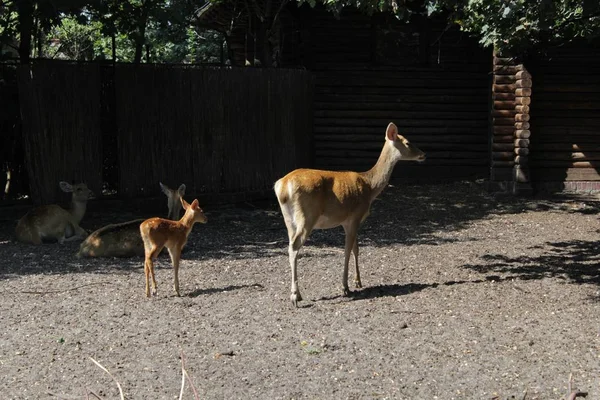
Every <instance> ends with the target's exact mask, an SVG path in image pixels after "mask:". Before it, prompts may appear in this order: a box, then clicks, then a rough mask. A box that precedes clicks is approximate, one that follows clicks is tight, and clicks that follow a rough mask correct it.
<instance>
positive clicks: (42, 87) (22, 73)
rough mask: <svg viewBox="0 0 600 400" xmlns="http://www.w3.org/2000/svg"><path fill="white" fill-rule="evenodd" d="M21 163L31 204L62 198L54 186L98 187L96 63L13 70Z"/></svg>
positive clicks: (40, 64) (39, 65)
mask: <svg viewBox="0 0 600 400" xmlns="http://www.w3.org/2000/svg"><path fill="white" fill-rule="evenodd" d="M18 83H19V102H20V108H21V122H22V135H23V147H24V150H25V164H26V165H27V170H28V175H29V189H30V196H31V199H32V201H33V202H34V204H47V203H53V202H55V201H57V200H58V199H64V198H67V196H66V195H65V194H63V193H62V192H61V190H60V189H59V186H58V182H59V181H61V180H65V181H68V182H72V181H75V182H78V181H85V182H86V183H87V184H88V186H89V187H90V188H91V189H92V190H93V191H94V192H95V193H97V194H99V193H100V191H101V188H102V147H101V131H100V113H99V110H100V90H99V89H100V67H99V65H93V64H87V65H81V64H66V63H52V62H36V63H35V64H32V65H24V66H21V67H19V70H18Z"/></svg>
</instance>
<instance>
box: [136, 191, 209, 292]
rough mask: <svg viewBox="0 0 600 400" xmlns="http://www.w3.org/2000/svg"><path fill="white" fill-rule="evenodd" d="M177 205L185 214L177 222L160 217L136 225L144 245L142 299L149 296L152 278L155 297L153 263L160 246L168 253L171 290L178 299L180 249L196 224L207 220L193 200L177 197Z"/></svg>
mask: <svg viewBox="0 0 600 400" xmlns="http://www.w3.org/2000/svg"><path fill="white" fill-rule="evenodd" d="M181 205H182V206H183V209H184V210H185V214H183V217H181V219H180V220H179V221H170V220H168V219H164V218H157V217H155V218H150V219H147V220H145V221H144V222H142V223H141V225H140V228H139V229H140V234H141V236H142V240H143V242H144V251H145V259H144V273H145V275H146V297H150V279H152V295H153V296H156V279H155V278H154V261H155V260H156V258H157V257H158V255H159V254H160V252H161V251H162V249H163V248H164V247H166V248H167V250H168V251H169V255H170V256H171V263H172V264H173V273H174V288H175V293H176V294H177V296H179V259H180V257H181V249H183V246H185V244H186V242H187V238H188V235H189V234H190V232H191V231H192V227H193V226H194V224H195V223H196V222H200V223H203V224H205V223H206V221H207V219H206V216H205V215H204V212H203V211H202V209H201V208H200V206H199V204H198V200H197V199H196V200H194V201H193V202H192V204H191V205H190V204H188V203H187V202H186V201H185V200H184V199H183V198H181Z"/></svg>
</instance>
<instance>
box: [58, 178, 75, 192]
mask: <svg viewBox="0 0 600 400" xmlns="http://www.w3.org/2000/svg"><path fill="white" fill-rule="evenodd" d="M58 185H59V186H60V188H61V190H62V191H63V192H67V193H71V192H72V191H73V186H71V184H70V183H69V182H65V181H60V182H59V183H58Z"/></svg>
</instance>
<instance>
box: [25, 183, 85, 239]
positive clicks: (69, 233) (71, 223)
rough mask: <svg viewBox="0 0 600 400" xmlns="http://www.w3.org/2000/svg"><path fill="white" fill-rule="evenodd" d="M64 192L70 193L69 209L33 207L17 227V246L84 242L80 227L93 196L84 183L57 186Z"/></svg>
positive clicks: (56, 206) (83, 234)
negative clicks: (46, 242)
mask: <svg viewBox="0 0 600 400" xmlns="http://www.w3.org/2000/svg"><path fill="white" fill-rule="evenodd" d="M59 185H60V188H61V189H62V190H63V192H67V193H71V207H70V209H69V210H65V209H64V208H62V207H61V206H59V205H56V204H51V205H45V206H40V207H36V208H34V209H32V210H30V211H29V212H28V213H27V214H25V215H24V216H23V217H22V218H21V219H20V220H19V222H18V223H17V227H16V229H15V236H16V238H17V240H18V241H19V242H24V243H33V244H42V242H43V241H58V243H60V244H62V243H64V242H65V240H66V241H71V240H76V239H85V237H86V236H87V232H86V231H85V230H84V229H83V228H81V227H80V226H79V223H80V222H81V219H82V218H83V216H84V215H85V210H86V208H87V202H88V200H89V199H90V198H91V197H93V193H92V191H91V190H90V189H88V187H87V185H86V184H85V183H78V184H75V185H70V184H69V183H67V182H59Z"/></svg>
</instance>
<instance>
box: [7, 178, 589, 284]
mask: <svg viewBox="0 0 600 400" xmlns="http://www.w3.org/2000/svg"><path fill="white" fill-rule="evenodd" d="M555 210H556V211H561V212H573V213H584V214H598V213H599V211H600V202H598V201H596V200H595V199H591V198H589V197H588V198H582V197H580V196H577V195H566V194H564V195H559V196H556V195H555V196H552V197H546V198H529V199H525V198H517V197H512V196H496V195H491V194H490V193H488V192H487V190H486V188H485V183H483V182H457V183H450V184H435V185H391V187H389V188H387V189H386V190H385V191H384V192H383V193H382V194H381V195H380V197H379V199H377V200H376V201H375V202H374V203H373V206H372V210H371V215H370V216H369V217H368V218H367V220H366V221H365V223H364V224H363V226H362V227H361V231H360V232H359V244H361V245H365V244H368V245H370V246H376V247H385V246H389V245H391V244H403V245H406V246H411V245H415V244H419V245H420V244H441V243H443V242H448V241H460V240H472V239H465V238H463V239H461V238H459V237H456V238H447V237H446V238H440V237H439V235H438V234H439V233H440V232H445V233H447V232H452V231H460V230H463V229H466V228H468V227H469V225H470V224H471V223H472V222H474V221H478V220H481V219H485V218H489V217H491V216H494V215H502V214H518V213H523V212H530V211H539V212H552V211H555ZM4 211H6V210H4ZM205 211H206V214H207V216H208V218H209V223H208V224H205V225H196V226H195V227H194V230H193V231H192V233H191V235H190V238H189V240H188V244H187V247H186V249H185V252H184V255H183V259H195V260H218V259H254V258H259V257H260V258H265V257H281V256H285V255H287V245H288V243H287V233H286V229H285V225H284V223H283V218H282V217H281V213H280V211H279V208H278V205H277V203H276V202H275V201H274V199H272V200H270V201H264V202H262V203H256V204H248V203H246V204H241V205H237V206H236V207H220V208H214V209H213V210H210V209H206V210H205ZM2 215H4V216H6V215H7V212H3V213H2ZM139 217H140V216H139V215H135V214H134V213H131V212H121V213H119V212H118V210H117V211H115V210H113V211H111V213H102V212H99V211H96V212H92V213H89V214H88V215H86V217H85V218H84V221H83V223H82V226H84V228H87V229H88V230H92V229H97V228H98V227H100V226H103V224H105V223H108V222H111V221H124V220H130V219H135V218H139ZM16 219H18V216H14V215H13V216H12V217H11V218H6V217H4V218H3V219H2V220H0V279H2V278H3V277H4V278H6V277H8V276H14V275H26V274H38V273H52V274H57V273H74V272H84V271H85V272H90V271H94V272H98V273H103V272H107V271H113V272H114V271H115V270H116V271H117V272H118V271H119V270H123V271H129V270H131V269H132V268H140V267H141V262H142V259H141V258H140V257H134V258H130V259H82V260H79V259H76V258H75V257H74V255H75V253H76V252H77V249H78V244H77V243H69V244H65V245H63V246H60V245H57V244H45V245H42V246H32V245H26V244H21V243H16V242H14V240H13V239H12V235H13V230H14V225H15V221H16ZM507 229H510V228H507ZM343 243H344V234H343V229H342V228H341V227H339V228H335V229H329V230H317V231H314V232H313V233H312V235H311V236H310V238H309V240H308V242H307V246H310V247H311V249H313V250H315V249H316V250H318V252H317V253H316V254H315V252H314V251H312V252H310V253H309V252H307V251H304V252H303V257H305V258H306V257H311V256H312V257H321V256H323V255H339V254H340V252H341V251H343V250H342V249H343ZM559 246H560V244H555V247H556V248H558V247H559ZM563 246H564V248H562V249H561V250H562V252H563V253H564V251H565V250H567V251H569V252H570V253H571V258H572V259H573V260H576V259H577V257H586V255H588V254H589V253H590V252H594V251H595V249H594V248H593V246H592V244H591V243H590V244H589V245H588V247H585V246H584V245H583V244H581V243H580V244H573V243H571V244H568V243H567V244H563ZM594 255H595V256H596V257H597V253H594ZM486 257H488V258H487V259H485V260H484V261H486V263H484V264H482V265H481V266H471V268H473V269H477V268H497V269H500V270H502V269H504V270H510V269H511V268H512V269H513V270H514V273H515V274H516V273H521V274H528V275H531V274H535V273H536V272H535V271H536V269H535V268H534V267H532V266H531V265H529V264H537V265H538V270H539V269H540V268H541V269H542V270H539V271H538V272H537V273H538V274H543V273H548V270H547V268H550V267H548V265H551V268H550V270H552V271H555V272H554V273H555V274H556V275H558V274H560V273H564V274H568V273H569V271H570V273H572V274H580V275H581V276H582V277H583V275H582V274H583V270H582V271H579V270H578V268H579V267H578V266H577V262H575V261H573V262H571V263H570V264H569V271H562V272H558V271H559V270H560V261H559V259H560V257H561V256H560V255H559V254H555V255H554V254H552V253H551V254H549V255H547V256H544V258H543V259H540V260H537V261H535V260H526V259H523V260H508V259H505V258H503V256H502V254H498V255H495V256H486ZM490 257H496V259H495V260H493V259H491V258H490ZM487 262H494V264H493V266H492V267H490V266H489V265H487ZM523 264H527V269H526V270H520V269H519V268H525V267H523ZM585 265H586V267H585V268H587V264H585ZM544 268H546V269H544ZM581 268H583V269H585V268H584V266H583V264H582V266H581ZM491 270H492V269H490V271H491ZM574 271H578V272H574ZM581 279H583V278H581ZM587 279H594V280H597V279H598V274H597V273H596V274H595V275H593V276H590V277H588V278H587ZM374 290H375V289H374ZM397 290H398V291H400V292H402V291H403V290H410V289H406V288H399V289H397ZM387 291H388V292H390V291H391V292H392V293H393V292H394V290H393V289H390V288H388V290H387ZM400 294H402V293H400Z"/></svg>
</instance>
